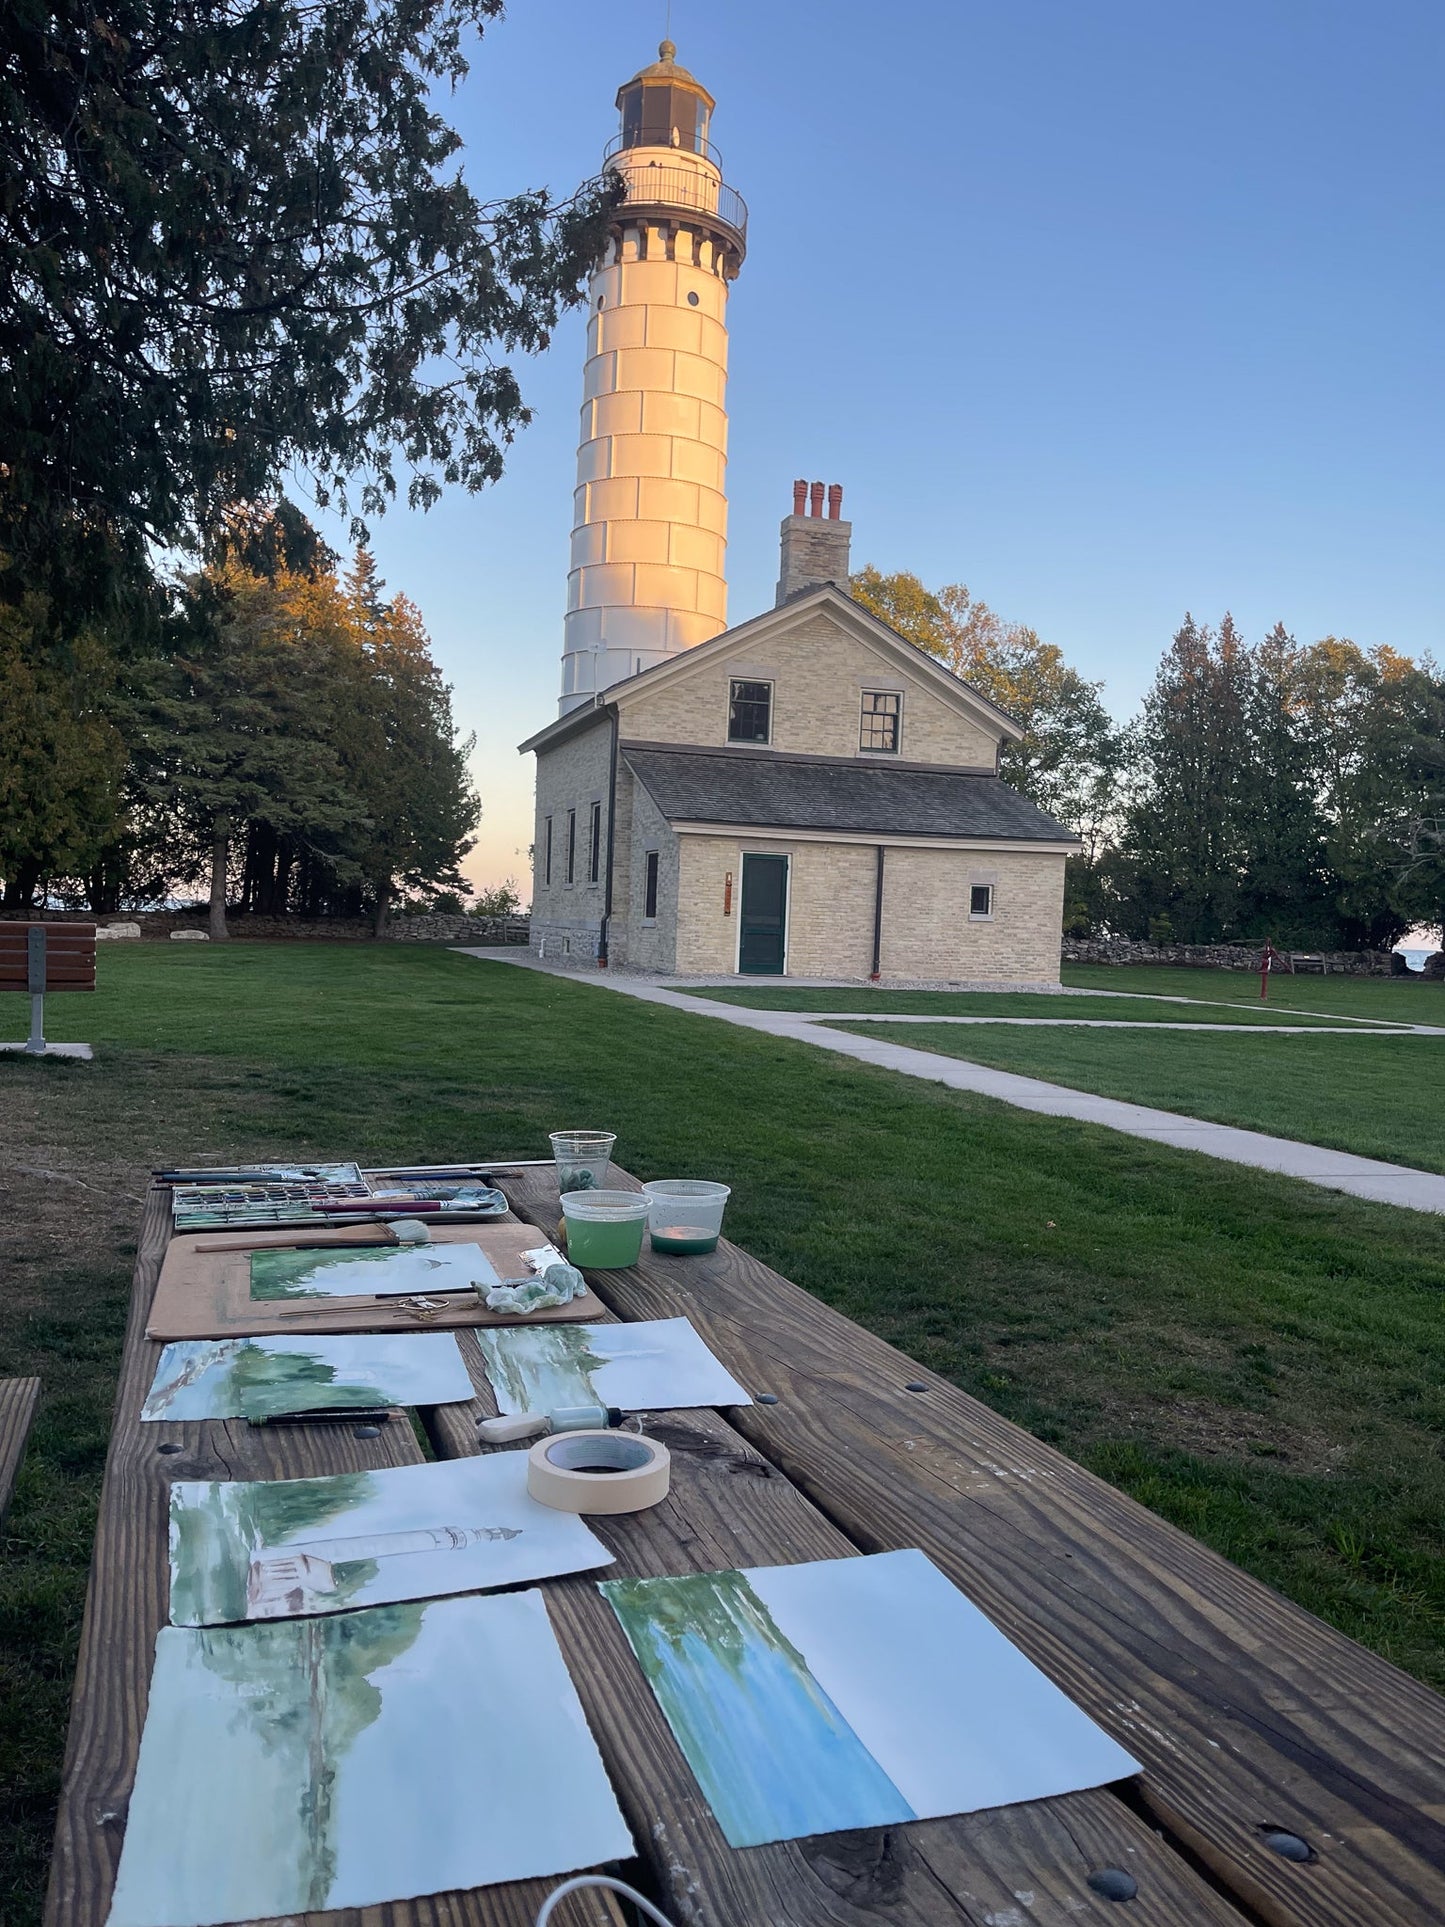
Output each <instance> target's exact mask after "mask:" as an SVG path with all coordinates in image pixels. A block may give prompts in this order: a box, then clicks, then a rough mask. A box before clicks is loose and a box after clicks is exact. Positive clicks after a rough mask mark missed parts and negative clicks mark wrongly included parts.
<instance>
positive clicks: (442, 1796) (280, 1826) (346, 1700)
mask: <svg viewBox="0 0 1445 1927" xmlns="http://www.w3.org/2000/svg"><path fill="white" fill-rule="evenodd" d="M488 1758H490V1759H495V1760H501V1761H505V1763H506V1770H505V1771H504V1772H497V1773H486V1774H485V1780H484V1783H483V1780H482V1779H480V1778H479V1772H480V1770H481V1769H482V1767H483V1766H484V1764H485V1760H486V1759H488ZM418 1762H424V1763H425V1770H424V1771H419V1770H418ZM632 1852H633V1844H632V1840H631V1838H630V1836H629V1834H628V1830H627V1825H626V1822H625V1821H624V1820H623V1818H622V1814H621V1812H620V1811H619V1810H618V1806H617V1801H616V1798H615V1796H614V1794H613V1792H612V1788H611V1786H610V1785H609V1783H608V1780H607V1774H606V1771H605V1769H604V1767H603V1765H602V1760H601V1757H600V1756H599V1754H598V1751H597V1747H596V1743H595V1742H594V1741H593V1739H592V1736H591V1734H590V1733H589V1731H588V1729H587V1723H586V1720H585V1718H584V1716H583V1712H582V1708H581V1705H580V1703H579V1701H578V1698H577V1694H576V1690H575V1688H574V1687H573V1685H572V1682H571V1680H570V1679H569V1678H568V1676H567V1669H566V1667H565V1665H564V1664H563V1660H562V1655H561V1652H560V1650H559V1649H558V1646H557V1641H556V1638H555V1636H554V1635H553V1632H552V1628H551V1625H550V1624H549V1622H548V1619H547V1613H546V1609H545V1607H544V1606H543V1603H542V1596H541V1594H540V1593H538V1592H535V1591H534V1592H522V1593H504V1594H500V1595H497V1596H494V1597H491V1598H477V1597H470V1598H463V1599H442V1600H432V1601H430V1602H429V1603H427V1604H408V1605H391V1606H372V1607H369V1608H367V1609H366V1610H365V1611H362V1612H353V1613H340V1614H337V1615H335V1616H333V1617H330V1618H324V1619H287V1620H276V1621H273V1622H269V1623H266V1624H262V1625H255V1626H227V1627H212V1628H203V1629H201V1630H197V1631H191V1630H183V1629H181V1628H179V1627H165V1628H164V1629H163V1630H162V1631H161V1633H160V1635H159V1637H158V1638H157V1640H156V1657H155V1669H154V1672H153V1674H152V1677H151V1690H150V1703H149V1706H148V1709H147V1712H146V1722H145V1730H144V1732H143V1734H142V1736H141V1745H140V1758H139V1761H138V1764H137V1767H136V1779H135V1790H134V1792H133V1793H132V1795H131V1799H130V1809H129V1817H128V1820H127V1823H126V1829H125V1839H124V1843H123V1845H122V1849H121V1857H120V1870H119V1873H118V1876H117V1879H116V1887H115V1898H114V1901H113V1902H112V1906H111V1912H110V1916H109V1922H108V1927H219V1923H222V1922H227V1921H237V1920H267V1919H272V1918H274V1917H275V1916H277V1915H297V1914H307V1913H312V1912H320V1911H322V1910H325V1909H330V1908H338V1907H369V1906H380V1905H383V1904H384V1903H386V1902H387V1901H396V1900H408V1899H413V1898H416V1897H418V1896H421V1895H424V1894H434V1893H444V1892H447V1891H449V1890H451V1889H453V1888H469V1887H482V1886H490V1885H492V1884H493V1883H495V1882H497V1881H503V1880H526V1879H532V1878H538V1877H542V1876H546V1875H557V1874H565V1873H572V1872H575V1871H577V1870H578V1869H580V1868H583V1867H594V1866H597V1865H599V1864H601V1863H603V1862H606V1861H610V1860H625V1859H627V1858H629V1857H630V1856H631V1854H632Z"/></svg>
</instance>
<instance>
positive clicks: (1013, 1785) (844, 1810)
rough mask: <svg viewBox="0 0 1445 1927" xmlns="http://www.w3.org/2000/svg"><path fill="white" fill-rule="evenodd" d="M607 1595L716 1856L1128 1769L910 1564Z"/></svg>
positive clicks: (815, 1568) (1070, 1788) (895, 1555)
mask: <svg viewBox="0 0 1445 1927" xmlns="http://www.w3.org/2000/svg"><path fill="white" fill-rule="evenodd" d="M601 1590H602V1591H603V1592H604V1593H605V1594H606V1596H607V1598H608V1600H609V1601H610V1602H611V1605H612V1608H613V1611H614V1612H615V1613H616V1614H617V1617H618V1619H619V1620H620V1621H621V1622H622V1627H623V1630H624V1632H625V1633H626V1634H627V1638H628V1640H629V1642H630V1643H631V1646H632V1650H633V1652H634V1653H635V1654H636V1655H637V1659H638V1663H639V1664H640V1665H641V1667H642V1670H643V1673H644V1674H645V1675H646V1677H647V1682H648V1684H649V1685H650V1686H651V1688H652V1690H653V1693H654V1694H655V1695H656V1697H657V1701H658V1704H659V1705H660V1706H661V1708H662V1710H663V1712H664V1714H665V1715H666V1716H667V1721H668V1724H669V1725H670V1726H671V1728H672V1730H673V1733H674V1735H675V1737H676V1739H677V1743H678V1745H679V1746H680V1747H681V1748H682V1751H683V1754H684V1755H685V1757H686V1759H687V1763H688V1765H689V1766H690V1767H691V1768H692V1770H693V1773H694V1774H695V1775H696V1776H697V1780H698V1783H699V1785H700V1786H701V1787H702V1790H703V1792H704V1794H705V1795H706V1796H707V1799H708V1803H709V1805H710V1806H711V1807H712V1810H713V1812H714V1813H715V1814H716V1815H717V1819H718V1824H719V1825H720V1826H721V1828H722V1830H723V1833H724V1834H725V1836H726V1837H727V1840H728V1844H729V1845H730V1846H734V1847H755V1846H760V1845H761V1844H762V1843H763V1842H764V1841H768V1840H794V1839H799V1838H802V1837H803V1836H804V1835H807V1834H814V1833H833V1832H837V1831H838V1830H840V1829H842V1828H846V1827H877V1826H888V1825H891V1824H894V1823H896V1822H898V1821H904V1820H931V1819H939V1818H942V1817H943V1816H944V1815H946V1814H954V1813H974V1812H977V1811H978V1810H979V1809H981V1808H984V1807H998V1806H1010V1805H1012V1804H1014V1803H1015V1802H1016V1801H1020V1800H1044V1799H1049V1798H1051V1797H1053V1796H1054V1795H1056V1794H1060V1793H1077V1792H1079V1791H1081V1790H1082V1789H1083V1788H1085V1787H1095V1786H1103V1785H1105V1784H1106V1783H1107V1782H1109V1781H1111V1780H1121V1779H1124V1778H1125V1777H1127V1776H1128V1775H1130V1774H1133V1773H1137V1772H1138V1771H1139V1770H1140V1769H1139V1765H1138V1762H1137V1761H1135V1760H1133V1759H1131V1758H1130V1756H1129V1755H1128V1754H1127V1753H1126V1752H1125V1751H1124V1749H1123V1748H1122V1747H1121V1746H1119V1745H1118V1744H1117V1743H1116V1742H1115V1741H1114V1740H1112V1739H1110V1737H1109V1735H1108V1734H1107V1733H1105V1732H1104V1731H1103V1729H1102V1728H1101V1727H1099V1726H1096V1725H1095V1724H1094V1722H1093V1721H1092V1720H1091V1719H1090V1718H1089V1716H1088V1715H1087V1714H1086V1713H1084V1712H1082V1711H1081V1710H1080V1709H1079V1708H1078V1707H1077V1706H1075V1705H1074V1703H1073V1701H1072V1700H1070V1699H1068V1698H1067V1697H1066V1696H1065V1695H1064V1694H1063V1693H1061V1692H1060V1691H1059V1689H1058V1687H1056V1686H1055V1685H1054V1684H1053V1682H1052V1681H1051V1680H1050V1679H1048V1678H1047V1677H1046V1676H1045V1675H1044V1674H1043V1673H1041V1672H1040V1671H1039V1670H1038V1668H1037V1667H1036V1666H1035V1665H1033V1663H1032V1662H1031V1661H1030V1660H1028V1659H1026V1658H1025V1657H1024V1655H1023V1654H1022V1653H1021V1652H1020V1651H1019V1650H1018V1648H1017V1647H1016V1646H1014V1645H1013V1644H1012V1643H1011V1642H1010V1641H1009V1640H1007V1639H1005V1637H1004V1635H1003V1634H1002V1633H1001V1632H1000V1631H999V1630H998V1628H997V1627H996V1626H995V1625H994V1624H993V1622H992V1621H991V1620H989V1619H988V1618H986V1617H985V1615H984V1614H983V1613H981V1612H980V1611H979V1610H978V1608H977V1607H976V1606H975V1605H974V1604H973V1603H972V1602H971V1601H970V1600H968V1599H966V1598H965V1597H964V1595H963V1594H962V1593H961V1592H959V1591H958V1589H957V1587H955V1586H953V1585H952V1584H951V1583H950V1582H949V1581H948V1580H947V1579H946V1578H945V1577H944V1575H943V1574H942V1573H941V1572H940V1571H939V1570H938V1568H937V1567H936V1566H935V1565H934V1564H933V1563H932V1562H931V1561H930V1560H929V1559H927V1558H926V1557H925V1556H924V1554H923V1553H921V1552H884V1553H878V1554H875V1555H874V1556H872V1557H869V1558H859V1559H829V1560H820V1561H818V1562H816V1563H814V1564H811V1565H801V1566H756V1567H750V1568H749V1569H748V1570H747V1571H745V1572H703V1573H688V1574H686V1575H685V1576H683V1577H681V1578H677V1579H613V1580H604V1581H603V1582H602V1585H601Z"/></svg>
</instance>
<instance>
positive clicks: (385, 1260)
mask: <svg viewBox="0 0 1445 1927" xmlns="http://www.w3.org/2000/svg"><path fill="white" fill-rule="evenodd" d="M501 1282H502V1281H501V1278H500V1277H499V1275H498V1273H497V1268H496V1266H495V1265H494V1264H493V1263H492V1261H491V1259H490V1258H489V1257H488V1256H487V1254H486V1253H485V1252H484V1251H483V1250H482V1248H481V1246H480V1245H476V1244H460V1245H443V1244H437V1245H431V1244H427V1245H411V1246H408V1247H400V1246H397V1245H378V1246H377V1247H376V1248H375V1249H372V1248H370V1247H366V1246H363V1247H360V1248H353V1249H352V1250H350V1251H348V1250H345V1249H337V1250H335V1251H286V1250H284V1249H278V1250H275V1251H253V1252H252V1253H251V1296H252V1297H253V1298H365V1297H369V1296H372V1295H381V1294H385V1295H387V1296H390V1295H392V1294H393V1293H394V1294H396V1295H397V1296H398V1297H410V1296H413V1295H415V1294H417V1293H420V1294H422V1295H423V1296H428V1295H430V1294H431V1293H432V1292H438V1291H470V1290H471V1288H472V1286H473V1285H474V1284H478V1285H481V1286H483V1287H484V1288H485V1287H487V1286H489V1285H499V1284H500V1283H501Z"/></svg>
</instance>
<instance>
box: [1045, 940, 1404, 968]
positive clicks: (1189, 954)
mask: <svg viewBox="0 0 1445 1927" xmlns="http://www.w3.org/2000/svg"><path fill="white" fill-rule="evenodd" d="M1276 948H1278V946H1276ZM1262 949H1263V945H1262V944H1257V943H1255V944H1248V943H1142V942H1139V943H1136V942H1135V941H1134V940H1133V939H1132V938H1129V937H1065V939H1064V962H1065V963H1081V964H1175V965H1182V966H1184V967H1185V968H1186V969H1198V970H1258V969H1259V956H1260V951H1261V950H1262ZM1283 954H1284V955H1286V956H1288V955H1289V952H1288V951H1285V952H1284V953H1283ZM1295 954H1296V955H1297V956H1301V957H1306V956H1307V957H1309V958H1311V959H1315V958H1319V957H1320V956H1321V955H1323V958H1324V962H1325V963H1326V964H1327V965H1328V967H1329V969H1330V970H1331V971H1339V972H1340V973H1341V974H1342V975H1348V976H1352V977H1388V976H1390V974H1391V973H1392V971H1393V970H1394V969H1395V963H1394V959H1393V957H1392V954H1391V952H1390V951H1388V950H1329V951H1325V952H1323V953H1322V952H1320V951H1317V950H1312V951H1303V950H1301V951H1297V952H1296V953H1295Z"/></svg>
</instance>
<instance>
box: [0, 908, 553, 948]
mask: <svg viewBox="0 0 1445 1927" xmlns="http://www.w3.org/2000/svg"><path fill="white" fill-rule="evenodd" d="M0 921H5V922H9V923H94V924H98V925H100V926H103V927H109V926H111V925H116V924H119V925H121V926H123V927H124V928H125V929H126V930H127V932H129V931H130V929H131V928H132V927H135V928H138V929H139V931H140V940H141V941H142V942H146V943H166V942H169V940H170V936H171V933H172V932H173V931H176V930H195V931H204V930H205V928H206V913H205V911H204V910H118V911H116V912H115V914H114V915H104V916H99V917H98V916H96V915H95V913H94V912H93V911H91V910H4V909H0ZM226 921H227V928H228V929H229V930H230V933H231V938H232V940H233V942H237V943H247V942H251V943H257V942H264V943H369V942H370V941H371V940H372V922H371V918H370V917H316V918H303V917H252V916H246V915H244V914H243V913H241V912H238V911H232V912H231V913H230V914H229V916H228V917H227V920H226ZM527 930H528V920H527V918H526V917H525V916H520V917H467V916H443V915H428V916H420V917H397V918H395V919H394V920H393V921H392V922H390V923H388V924H387V926H386V934H385V936H384V937H383V938H382V941H383V943H475V944H525V943H526V941H527Z"/></svg>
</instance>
